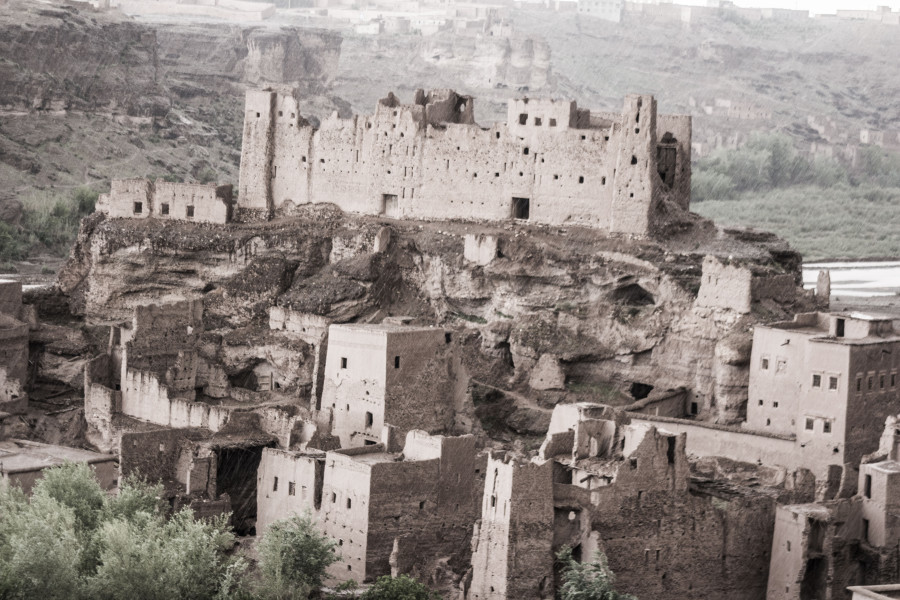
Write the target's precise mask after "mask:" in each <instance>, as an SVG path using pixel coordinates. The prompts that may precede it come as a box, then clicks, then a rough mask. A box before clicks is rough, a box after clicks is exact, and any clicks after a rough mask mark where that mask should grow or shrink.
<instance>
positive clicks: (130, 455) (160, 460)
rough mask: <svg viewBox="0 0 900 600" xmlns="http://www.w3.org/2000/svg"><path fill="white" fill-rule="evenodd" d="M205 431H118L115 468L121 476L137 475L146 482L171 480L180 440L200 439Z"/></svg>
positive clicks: (179, 448)
mask: <svg viewBox="0 0 900 600" xmlns="http://www.w3.org/2000/svg"><path fill="white" fill-rule="evenodd" d="M208 436H209V432H207V431H203V430H198V429H157V430H155V431H133V432H126V433H123V434H122V438H121V441H120V443H119V469H120V472H121V474H122V477H127V476H128V475H131V474H140V476H142V477H145V478H147V479H148V480H149V481H158V480H169V481H171V480H174V479H175V474H176V472H177V468H176V467H177V465H178V461H179V459H180V458H181V456H182V452H183V449H184V445H183V442H184V441H185V440H187V441H192V442H193V441H198V440H203V439H205V438H207V437H208Z"/></svg>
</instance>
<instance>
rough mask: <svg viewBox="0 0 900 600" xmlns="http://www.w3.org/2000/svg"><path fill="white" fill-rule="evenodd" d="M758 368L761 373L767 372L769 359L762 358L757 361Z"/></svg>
mask: <svg viewBox="0 0 900 600" xmlns="http://www.w3.org/2000/svg"><path fill="white" fill-rule="evenodd" d="M759 368H760V369H762V370H763V371H768V370H769V359H768V358H764V359H762V360H761V361H759Z"/></svg>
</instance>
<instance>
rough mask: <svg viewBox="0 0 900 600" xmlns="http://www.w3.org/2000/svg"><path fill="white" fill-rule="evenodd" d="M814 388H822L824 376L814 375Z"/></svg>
mask: <svg viewBox="0 0 900 600" xmlns="http://www.w3.org/2000/svg"><path fill="white" fill-rule="evenodd" d="M812 386H813V387H814V388H817V387H822V376H821V375H813V380H812Z"/></svg>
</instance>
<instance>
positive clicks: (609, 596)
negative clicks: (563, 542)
mask: <svg viewBox="0 0 900 600" xmlns="http://www.w3.org/2000/svg"><path fill="white" fill-rule="evenodd" d="M556 560H557V561H559V563H560V566H561V570H560V577H561V580H562V584H561V585H560V587H559V591H558V594H557V595H558V597H559V600H637V599H636V598H635V597H634V596H632V595H630V594H622V593H620V592H617V591H616V589H615V583H616V576H615V575H614V574H613V572H612V570H610V568H609V564H607V561H606V555H605V554H602V553H598V554H597V556H596V558H595V560H594V561H593V562H589V563H582V562H578V561H577V560H575V559H574V558H572V549H571V548H568V547H565V548H563V549H562V550H560V552H559V554H557V555H556Z"/></svg>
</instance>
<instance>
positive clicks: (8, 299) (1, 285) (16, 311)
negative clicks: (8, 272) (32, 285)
mask: <svg viewBox="0 0 900 600" xmlns="http://www.w3.org/2000/svg"><path fill="white" fill-rule="evenodd" d="M0 313H3V314H4V315H9V316H11V317H13V318H16V319H18V318H19V317H20V315H21V313H22V283H21V282H19V281H6V280H0Z"/></svg>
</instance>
